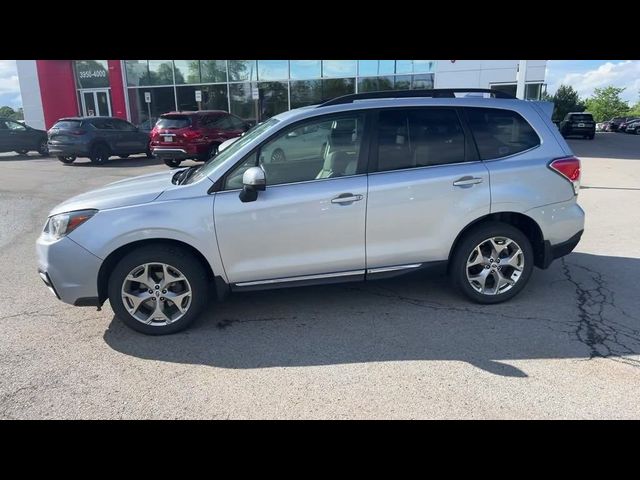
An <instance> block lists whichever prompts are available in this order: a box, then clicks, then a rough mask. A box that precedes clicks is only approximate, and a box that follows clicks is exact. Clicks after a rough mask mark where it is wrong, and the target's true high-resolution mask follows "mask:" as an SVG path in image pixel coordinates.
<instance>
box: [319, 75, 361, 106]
mask: <svg viewBox="0 0 640 480" xmlns="http://www.w3.org/2000/svg"><path fill="white" fill-rule="evenodd" d="M355 91H356V80H355V78H335V79H328V80H322V101H323V102H324V101H327V100H330V99H332V98H336V97H341V96H342V95H349V94H350V93H355Z"/></svg>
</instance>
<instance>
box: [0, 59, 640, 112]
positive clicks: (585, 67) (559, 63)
mask: <svg viewBox="0 0 640 480" xmlns="http://www.w3.org/2000/svg"><path fill="white" fill-rule="evenodd" d="M546 82H547V92H548V93H550V94H553V93H554V92H555V91H556V90H557V88H558V87H559V86H560V85H561V84H565V85H571V86H572V87H573V88H575V89H576V90H577V91H578V93H579V94H580V96H582V97H585V98H586V97H588V96H590V95H591V94H592V93H593V90H594V88H598V87H606V86H609V85H613V86H615V87H626V90H625V91H624V92H623V94H622V98H623V100H627V101H628V102H629V103H630V104H631V105H633V104H634V103H636V102H637V101H638V100H640V99H639V91H640V60H549V61H548V62H547V75H546ZM3 105H8V106H10V107H12V108H18V107H20V106H22V97H21V96H20V86H19V84H18V73H17V71H16V62H15V60H0V106H3Z"/></svg>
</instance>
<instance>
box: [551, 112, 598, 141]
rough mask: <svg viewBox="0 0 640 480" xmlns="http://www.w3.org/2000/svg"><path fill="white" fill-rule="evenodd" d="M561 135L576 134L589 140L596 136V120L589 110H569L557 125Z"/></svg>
mask: <svg viewBox="0 0 640 480" xmlns="http://www.w3.org/2000/svg"><path fill="white" fill-rule="evenodd" d="M559 128H560V132H561V133H562V136H563V137H568V136H570V135H577V136H581V137H584V138H588V139H589V140H593V138H594V137H595V136H596V122H595V121H594V119H593V115H591V114H590V113H589V112H570V113H567V115H566V116H565V117H564V120H562V122H560V125H559Z"/></svg>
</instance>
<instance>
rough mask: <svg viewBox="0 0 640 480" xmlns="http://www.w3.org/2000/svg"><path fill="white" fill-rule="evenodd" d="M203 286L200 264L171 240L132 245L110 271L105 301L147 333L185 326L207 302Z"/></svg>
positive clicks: (204, 278) (205, 285) (205, 283)
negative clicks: (107, 295) (130, 250)
mask: <svg viewBox="0 0 640 480" xmlns="http://www.w3.org/2000/svg"><path fill="white" fill-rule="evenodd" d="M208 290H209V282H208V279H207V272H206V270H205V268H204V267H203V265H202V264H201V263H200V262H199V261H198V259H196V258H195V257H194V256H193V255H192V254H190V253H189V252H187V251H186V250H183V249H181V248H180V247H176V246H174V245H162V244H156V245H151V246H147V247H141V248H139V249H137V250H134V251H132V252H130V253H129V254H127V255H126V256H125V257H123V258H122V259H121V260H120V261H119V262H118V264H117V265H116V267H115V268H114V270H113V272H112V273H111V276H110V277H109V303H110V304H111V308H113V311H114V312H115V314H116V316H117V317H118V318H120V319H121V320H122V321H123V322H124V323H125V324H126V325H128V326H129V327H131V328H132V329H134V330H137V331H138V332H142V333H146V334H148V335H165V334H169V333H175V332H178V331H180V330H183V329H185V328H187V327H188V326H189V325H190V324H191V323H192V322H193V320H195V318H196V317H197V316H198V315H199V314H200V312H202V310H203V308H204V307H205V306H206V304H207V300H208V298H209V291H208Z"/></svg>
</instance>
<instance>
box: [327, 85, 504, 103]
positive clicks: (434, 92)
mask: <svg viewBox="0 0 640 480" xmlns="http://www.w3.org/2000/svg"><path fill="white" fill-rule="evenodd" d="M456 92H457V93H490V94H492V95H493V96H494V98H510V99H515V98H516V97H514V96H512V95H509V94H508V93H505V92H502V91H500V90H493V89H491V88H433V89H425V90H385V91H381V92H365V93H352V94H350V95H343V96H342V97H337V98H333V99H331V100H329V101H327V102H324V103H321V104H320V105H318V106H319V107H328V106H330V105H342V104H343V103H353V102H354V101H356V100H368V99H371V98H413V97H431V98H455V94H456Z"/></svg>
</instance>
